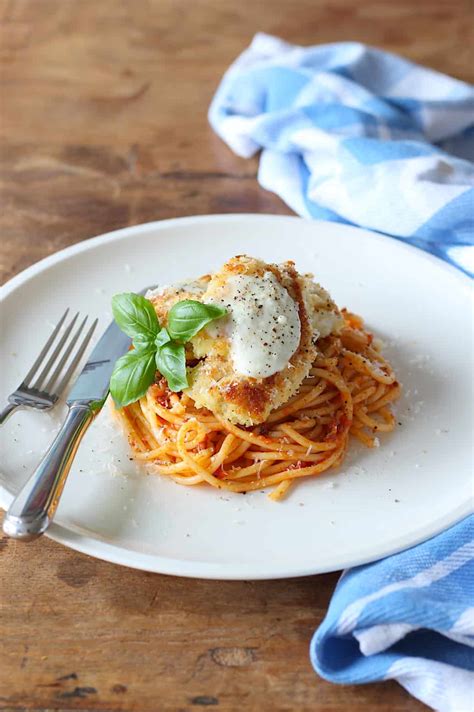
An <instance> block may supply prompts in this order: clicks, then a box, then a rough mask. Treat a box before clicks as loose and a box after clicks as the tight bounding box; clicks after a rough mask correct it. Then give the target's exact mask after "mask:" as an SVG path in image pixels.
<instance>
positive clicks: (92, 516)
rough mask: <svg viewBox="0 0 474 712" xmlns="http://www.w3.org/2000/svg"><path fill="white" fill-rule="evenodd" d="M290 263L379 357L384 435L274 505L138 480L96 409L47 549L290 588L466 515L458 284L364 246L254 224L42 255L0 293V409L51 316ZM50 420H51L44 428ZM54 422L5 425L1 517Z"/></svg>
mask: <svg viewBox="0 0 474 712" xmlns="http://www.w3.org/2000/svg"><path fill="white" fill-rule="evenodd" d="M242 253H248V254H251V255H255V256H257V257H262V258H264V259H266V260H269V261H275V262H279V261H282V260H285V259H289V258H290V259H293V260H295V262H296V265H297V267H298V269H299V270H303V271H312V272H314V274H315V275H316V277H317V279H318V281H320V282H321V283H322V284H323V285H324V286H325V287H327V288H328V289H329V290H330V292H331V294H332V295H333V297H334V299H335V300H336V302H337V303H338V304H339V305H340V306H344V305H347V306H348V307H350V309H352V310H354V311H355V312H357V313H359V314H361V315H363V316H364V317H365V319H366V322H367V324H368V326H369V328H371V329H373V330H374V331H376V332H377V333H378V334H379V335H380V336H381V337H382V338H383V339H384V340H385V341H386V343H387V346H386V353H387V354H388V357H389V358H390V360H391V361H392V363H393V364H394V366H395V368H396V371H397V373H398V375H399V379H400V381H401V382H402V383H403V386H404V394H403V397H402V399H401V401H400V403H399V406H398V411H397V418H398V420H399V421H400V422H401V426H400V427H399V428H398V429H397V430H396V432H395V433H394V434H391V435H388V436H385V437H384V436H381V438H380V440H381V447H380V448H379V449H377V450H366V449H365V448H363V447H362V446H360V447H358V446H357V445H356V443H353V446H352V447H351V450H350V455H349V457H348V459H347V461H346V462H345V463H344V464H343V466H342V467H341V468H340V469H339V471H338V472H331V473H330V474H327V475H326V476H323V477H320V478H317V479H313V480H310V479H308V480H306V481H302V482H300V483H299V484H298V485H297V486H296V487H295V488H294V490H292V492H291V495H290V496H289V497H288V498H287V499H286V500H284V501H283V502H281V503H273V502H271V501H270V500H269V499H268V498H267V496H266V494H264V493H261V492H256V493H253V494H247V495H245V496H243V495H240V494H222V492H219V491H216V490H214V489H211V488H209V487H204V486H203V487H196V488H188V487H182V486H179V485H177V484H175V483H173V482H172V481H170V480H168V479H166V478H160V477H158V476H146V475H145V474H143V472H141V471H140V470H139V469H138V467H137V466H136V465H134V464H133V463H132V462H130V460H129V459H128V455H129V453H128V450H127V446H126V445H125V444H124V442H123V437H122V436H121V434H119V433H117V431H116V429H115V426H114V425H113V424H112V423H111V422H110V418H109V412H108V408H107V407H106V408H105V409H104V411H103V412H102V414H101V415H100V417H99V419H98V420H97V421H96V422H95V423H94V425H93V426H92V428H91V429H90V431H89V432H88V434H87V435H86V438H85V440H84V442H83V444H82V446H81V448H80V451H79V453H78V456H77V458H76V462H75V464H74V466H73V470H72V471H71V474H70V476H69V480H68V482H67V486H66V488H65V491H64V494H63V498H62V501H61V504H60V506H59V509H58V513H57V519H56V523H55V525H54V526H53V527H52V528H51V530H50V535H51V537H52V538H53V539H55V540H56V541H60V542H62V543H63V544H65V545H66V546H70V547H72V548H74V549H78V550H79V551H83V552H85V553H87V554H90V555H92V556H96V557H99V558H102V559H107V560H109V561H113V562H115V563H118V564H123V565H126V566H132V567H135V568H140V569H146V570H149V571H157V572H161V573H168V574H176V575H180V576H197V577H203V578H220V579H242V578H244V579H247V578H248V579H257V578H280V577H286V576H300V575H305V574H313V573H320V572H323V571H331V570H336V569H340V568H343V567H346V566H353V565H356V564H361V563H364V562H368V561H371V560H374V559H377V558H380V557H382V556H385V555H387V554H391V553H393V552H396V551H399V550H401V549H403V548H406V547H408V546H411V545H413V544H416V543H417V542H420V541H421V540H423V539H426V538H428V537H430V536H432V535H434V534H436V533H438V532H440V531H441V530H442V529H444V528H446V527H448V526H449V525H450V524H453V523H454V522H456V521H458V520H459V519H461V518H462V517H463V516H465V515H466V514H468V512H469V510H470V497H471V488H472V483H471V479H470V473H471V466H472V462H471V452H470V437H471V423H472V416H471V410H470V402H469V401H470V399H469V386H468V382H469V375H470V374H469V364H470V362H471V353H470V343H469V339H468V338H467V335H468V334H469V331H470V320H469V314H470V311H469V309H470V306H469V280H468V279H467V278H465V277H464V276H463V275H462V274H461V273H459V272H458V271H456V270H455V269H454V268H451V267H450V266H448V265H446V264H444V263H443V262H441V261H439V260H438V259H436V258H434V257H431V256H430V255H427V254H425V253H423V252H421V251H419V250H417V249H414V248H411V247H407V246H406V245H405V244H403V243H401V242H399V241H397V240H394V239H390V238H388V237H383V236H380V235H376V234H373V233H369V232H366V231H363V230H357V229H355V228H350V227H346V226H342V225H337V224H333V223H324V222H306V221H304V220H301V219H299V218H290V217H276V216H265V215H221V216H211V217H195V218H185V219H177V220H166V221H163V222H156V223H150V224H148V225H140V226H137V227H130V228H126V229H124V230H119V231H117V232H114V233H111V234H109V235H105V236H102V237H98V238H95V239H93V240H88V241H87V242H82V243H80V244H78V245H75V246H73V247H71V248H68V249H67V250H64V251H63V252H59V253H57V254H56V255H53V256H52V257H49V258H47V259H45V260H43V261H42V262H40V263H38V264H36V265H34V266H33V267H30V268H29V269H27V270H26V271H25V272H22V273H21V274H20V275H18V276H17V277H15V278H14V279H13V280H11V282H9V283H8V284H7V285H6V286H5V287H4V290H3V293H4V300H3V307H2V329H3V338H2V347H1V362H2V378H1V396H2V401H3V399H4V398H5V397H6V395H7V394H8V393H9V392H10V391H11V390H13V388H14V387H15V386H16V385H17V383H18V382H19V381H20V379H21V377H22V376H23V375H24V374H25V373H26V371H27V369H28V367H29V366H30V365H31V363H32V361H33V358H34V356H35V355H36V353H37V352H38V351H39V348H40V346H41V344H42V343H43V341H44V340H45V339H46V337H47V335H48V333H50V330H51V326H52V323H53V322H55V321H56V320H57V319H58V317H59V315H60V314H61V313H62V311H63V310H64V308H65V307H66V306H71V307H73V308H75V309H80V310H81V311H82V312H85V313H89V314H90V315H93V316H96V315H97V316H99V317H100V319H101V324H100V326H101V327H103V328H105V326H106V325H107V323H108V321H109V319H110V308H109V304H110V297H111V295H112V294H114V293H116V292H120V291H127V290H135V291H137V290H139V289H141V288H143V287H144V286H148V285H151V284H156V283H159V284H164V283H171V282H173V281H175V280H179V279H183V278H186V277H189V276H194V275H200V274H203V273H205V272H209V271H210V270H213V269H215V268H217V267H218V266H219V265H221V264H222V263H223V262H224V261H225V260H226V259H228V258H229V257H231V256H232V255H236V254H242ZM57 411H59V412H57ZM61 416H62V412H61V410H60V409H56V411H54V413H52V414H51V415H46V414H40V413H32V412H21V413H18V414H16V415H14V416H13V417H12V418H11V419H10V420H9V421H8V423H7V424H6V425H5V426H4V427H3V429H2V431H1V437H2V451H3V456H2V467H1V469H2V471H1V474H0V504H1V505H2V506H3V507H6V506H7V505H8V504H9V502H10V501H11V499H12V495H13V493H14V492H17V491H18V489H19V487H20V485H21V484H22V483H23V482H24V481H25V479H26V478H27V476H28V474H29V473H30V472H31V471H32V468H33V466H34V464H35V463H36V462H37V461H38V458H39V456H40V454H41V453H42V452H43V451H44V450H45V448H46V447H47V445H48V443H49V442H50V441H51V439H52V435H53V430H54V429H55V428H56V427H57V423H58V422H59V420H60V417H61Z"/></svg>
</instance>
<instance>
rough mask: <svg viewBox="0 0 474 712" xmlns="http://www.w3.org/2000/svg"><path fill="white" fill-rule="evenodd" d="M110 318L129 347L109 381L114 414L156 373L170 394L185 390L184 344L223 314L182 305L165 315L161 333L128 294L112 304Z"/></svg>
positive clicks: (150, 313)
mask: <svg viewBox="0 0 474 712" xmlns="http://www.w3.org/2000/svg"><path fill="white" fill-rule="evenodd" d="M112 312H113V315H114V319H115V321H116V322H117V324H118V326H119V327H120V329H121V330H122V331H123V332H124V333H125V334H127V336H130V338H131V339H132V342H133V346H134V348H133V350H132V351H129V352H128V353H126V354H125V355H124V356H122V357H121V358H119V359H118V361H117V363H116V364H115V367H114V370H113V373H112V376H111V379H110V393H111V394H112V398H113V399H114V402H115V405H116V406H117V408H123V406H125V405H129V404H130V403H134V402H135V401H137V400H138V399H139V398H141V397H142V396H144V395H145V393H146V392H147V390H148V388H149V386H151V384H152V383H153V380H154V378H155V372H156V370H158V371H159V372H160V373H161V375H162V376H164V378H166V380H167V382H168V387H169V388H170V390H172V391H175V392H176V391H182V390H183V389H184V388H187V387H188V385H189V384H188V378H187V373H186V352H185V348H184V344H185V343H186V342H187V341H189V340H190V339H192V337H193V336H195V335H196V334H197V333H198V332H199V331H201V329H203V328H204V327H205V326H206V325H207V324H209V323H210V322H211V321H214V319H220V318H221V317H222V316H224V315H225V314H226V313H227V312H226V310H225V309H224V308H222V307H217V306H214V305H213V304H202V303H201V302H195V301H193V300H192V299H185V300H183V301H181V302H177V304H175V305H174V306H173V307H172V308H171V309H170V311H169V314H168V327H167V328H164V327H163V328H162V327H161V326H160V322H159V321H158V317H157V316H156V312H155V310H154V308H153V305H152V303H151V302H150V301H148V299H145V297H142V296H141V295H140V294H133V293H131V292H125V293H123V294H116V295H115V296H114V297H113V298H112Z"/></svg>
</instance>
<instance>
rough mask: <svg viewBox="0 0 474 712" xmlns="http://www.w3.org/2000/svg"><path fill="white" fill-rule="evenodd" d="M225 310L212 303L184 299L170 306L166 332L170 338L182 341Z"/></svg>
mask: <svg viewBox="0 0 474 712" xmlns="http://www.w3.org/2000/svg"><path fill="white" fill-rule="evenodd" d="M224 314H227V310H226V309H224V307H218V306H215V305H214V304H203V303H202V302H196V301H194V300H193V299H184V300H183V301H181V302H177V303H176V304H175V305H174V306H172V307H171V309H170V311H169V314H168V332H169V334H170V336H171V338H172V339H174V340H175V341H179V342H180V343H184V342H185V341H189V340H190V339H192V337H193V336H195V334H197V333H198V331H201V329H203V328H204V327H205V326H206V325H207V324H209V323H210V322H211V321H214V319H220V318H221V317H222V316H224Z"/></svg>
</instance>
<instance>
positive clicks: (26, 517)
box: [3, 403, 96, 541]
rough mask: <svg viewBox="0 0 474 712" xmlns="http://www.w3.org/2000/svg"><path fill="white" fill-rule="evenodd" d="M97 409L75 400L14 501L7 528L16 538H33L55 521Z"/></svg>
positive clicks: (6, 517) (10, 535)
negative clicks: (79, 449)
mask: <svg viewBox="0 0 474 712" xmlns="http://www.w3.org/2000/svg"><path fill="white" fill-rule="evenodd" d="M95 415H96V411H95V410H94V409H93V408H91V406H90V405H87V404H82V403H80V404H74V405H72V406H71V407H70V408H69V411H68V414H67V417H66V420H65V421H64V424H63V426H62V428H61V430H60V431H59V433H58V435H57V436H56V438H55V440H54V442H53V444H52V445H51V447H50V448H49V450H48V452H47V453H46V455H45V456H44V458H43V459H42V461H41V462H40V464H39V465H38V467H37V468H36V470H35V472H34V473H33V475H32V476H31V477H30V479H29V480H28V481H27V482H26V484H25V485H24V486H23V488H22V489H21V490H20V492H19V494H18V495H17V496H16V497H15V499H14V500H13V502H12V503H11V505H10V507H9V509H8V512H7V513H6V515H5V519H4V521H3V531H4V532H5V534H6V535H7V536H9V537H12V538H13V539H21V540H23V541H31V540H32V539H36V538H37V537H39V536H41V534H44V532H45V531H46V529H47V528H48V527H49V525H50V524H51V522H52V520H53V517H54V514H55V512H56V508H57V506H58V503H59V499H60V497H61V493H62V491H63V488H64V485H65V483H66V478H67V476H68V474H69V470H70V469H71V465H72V462H73V460H74V456H75V454H76V452H77V448H78V447H79V443H80V442H81V440H82V437H83V435H84V433H85V432H86V430H87V428H88V427H89V425H90V424H91V423H92V421H93V419H94V416H95Z"/></svg>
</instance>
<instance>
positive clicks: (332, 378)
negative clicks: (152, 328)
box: [117, 310, 400, 500]
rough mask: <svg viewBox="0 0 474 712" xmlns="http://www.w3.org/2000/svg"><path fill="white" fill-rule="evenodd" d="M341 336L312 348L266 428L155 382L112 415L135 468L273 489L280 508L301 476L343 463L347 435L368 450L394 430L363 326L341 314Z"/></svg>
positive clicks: (386, 388)
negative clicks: (298, 381) (303, 374)
mask: <svg viewBox="0 0 474 712" xmlns="http://www.w3.org/2000/svg"><path fill="white" fill-rule="evenodd" d="M342 314H343V316H344V320H345V328H344V329H343V330H342V332H341V334H340V335H338V336H328V337H326V338H325V339H320V340H319V341H318V351H319V354H318V357H317V358H316V360H315V361H314V363H313V365H312V368H311V371H310V373H309V375H308V377H307V378H306V379H305V381H304V382H303V384H302V385H301V387H300V389H299V391H298V393H297V394H296V395H295V396H294V397H293V398H291V399H290V400H289V401H288V402H287V403H285V404H284V405H283V406H281V407H279V408H278V409H277V410H274V411H273V412H272V413H271V414H270V416H269V417H268V418H267V420H266V422H265V423H263V424H261V425H256V426H253V427H243V426H237V425H234V424H232V423H230V422H229V421H227V420H224V419H222V418H219V417H216V416H215V415H214V414H213V413H212V412H211V411H209V410H206V409H204V408H197V407H196V405H195V403H194V401H193V400H192V399H191V398H190V397H189V396H188V395H186V394H185V393H172V392H171V391H170V390H169V389H168V388H167V385H166V381H165V380H164V379H162V380H161V381H160V382H158V383H156V384H154V385H152V386H151V387H150V388H149V389H148V392H147V393H146V395H145V396H144V397H143V398H141V399H140V400H139V401H137V402H136V403H133V404H131V405H129V406H126V407H125V408H123V409H121V410H119V411H117V413H118V416H119V418H120V419H121V420H122V422H123V424H124V426H125V429H126V432H127V434H128V439H129V442H130V446H131V447H132V449H133V451H134V453H135V457H136V459H137V460H139V461H142V462H144V463H147V464H148V465H151V466H152V470H153V471H154V472H156V473H159V474H161V475H167V476H169V477H171V478H172V479H173V480H174V481H175V482H178V483H179V484H182V485H198V484H201V483H203V482H206V483H207V484H209V485H211V486H212V487H216V488H218V489H222V490H228V491H231V492H242V493H246V492H249V491H252V490H257V489H258V490H262V489H264V488H267V487H273V488H274V489H273V491H272V492H271V494H270V495H269V496H270V497H271V498H272V499H274V500H278V499H280V498H281V497H283V495H285V494H286V493H287V492H288V490H289V489H290V487H291V486H292V484H293V483H294V482H295V481H296V480H297V479H299V478H302V477H314V476H317V475H320V474H321V473H323V472H325V471H326V470H328V469H330V468H333V467H337V466H338V465H340V464H341V463H342V461H343V460H344V457H345V454H346V450H347V447H348V442H349V437H350V435H352V436H355V437H356V438H357V439H358V440H360V441H361V442H362V443H363V444H364V445H366V446H367V447H369V448H373V447H377V446H378V444H379V441H378V438H377V435H378V433H385V432H389V431H391V430H393V428H394V426H395V419H394V416H393V414H392V413H391V411H390V404H391V403H392V402H393V401H394V400H396V399H397V398H398V396H399V394H400V386H399V384H398V383H397V381H396V377H395V374H394V372H393V370H392V368H391V366H390V365H389V364H388V362H387V361H386V360H385V359H384V358H383V357H382V355H381V353H380V347H379V345H378V344H377V343H376V342H374V340H373V337H372V335H371V334H369V333H368V332H367V331H365V330H364V328H363V322H362V319H360V317H358V316H356V315H354V314H351V313H349V312H347V311H345V310H343V311H342Z"/></svg>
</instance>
